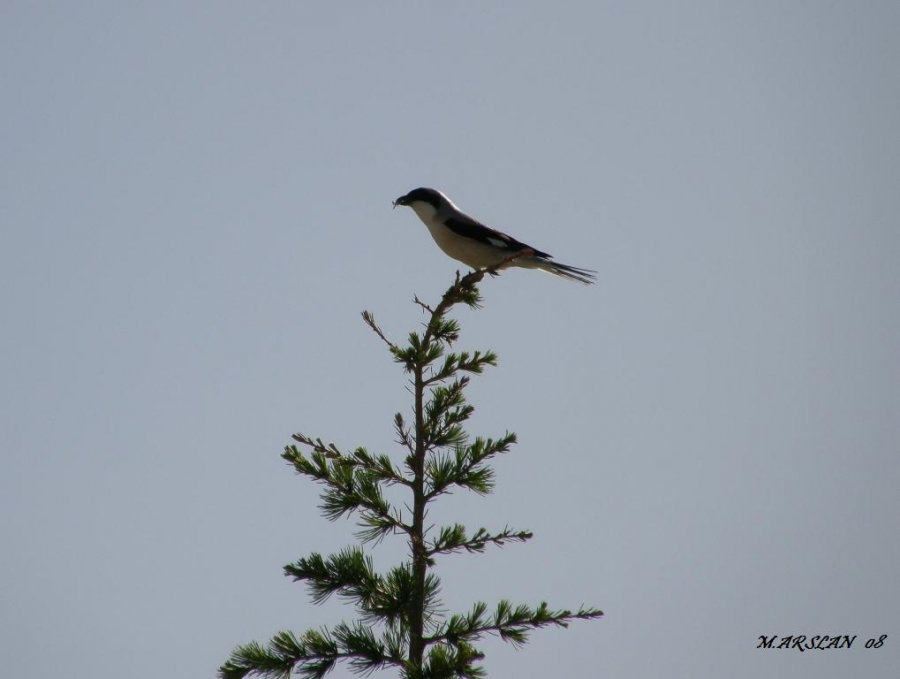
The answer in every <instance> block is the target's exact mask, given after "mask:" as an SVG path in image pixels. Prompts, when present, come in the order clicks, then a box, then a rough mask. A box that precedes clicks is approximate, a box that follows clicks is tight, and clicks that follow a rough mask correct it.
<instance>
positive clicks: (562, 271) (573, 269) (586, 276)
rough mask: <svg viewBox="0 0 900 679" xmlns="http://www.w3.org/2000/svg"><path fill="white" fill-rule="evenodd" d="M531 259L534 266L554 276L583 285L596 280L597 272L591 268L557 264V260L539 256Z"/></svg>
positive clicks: (591, 283)
mask: <svg viewBox="0 0 900 679" xmlns="http://www.w3.org/2000/svg"><path fill="white" fill-rule="evenodd" d="M531 261H532V262H534V264H535V266H536V268H538V269H540V270H541V271H546V272H547V273H552V274H553V275H554V276H559V277H560V278H565V279H567V280H570V281H578V282H579V283H583V284H584V285H593V283H594V281H595V280H597V272H596V271H594V270H593V269H581V268H579V267H577V266H569V265H568V264H558V263H557V262H551V261H550V260H547V259H542V258H540V257H534V258H532V260H531Z"/></svg>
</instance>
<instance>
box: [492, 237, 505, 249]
mask: <svg viewBox="0 0 900 679" xmlns="http://www.w3.org/2000/svg"><path fill="white" fill-rule="evenodd" d="M487 240H488V242H489V243H490V244H491V245H493V246H494V247H495V248H502V249H504V250H509V243H508V242H507V241H505V240H500V239H499V238H491V237H490V236H488V237H487Z"/></svg>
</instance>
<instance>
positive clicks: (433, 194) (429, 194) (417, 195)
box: [394, 188, 449, 210]
mask: <svg viewBox="0 0 900 679" xmlns="http://www.w3.org/2000/svg"><path fill="white" fill-rule="evenodd" d="M447 202H449V201H448V200H447V197H446V196H445V195H444V194H442V193H441V192H440V191H435V190H434V189H424V188H419V189H413V190H412V191H410V192H409V193H407V194H406V195H405V196H400V197H399V198H398V199H397V200H395V201H394V207H395V208H396V207H397V206H398V205H408V206H410V207H412V206H414V205H415V204H416V203H427V204H428V205H430V206H431V207H433V208H434V209H435V210H437V209H438V208H439V207H440V205H441V203H447Z"/></svg>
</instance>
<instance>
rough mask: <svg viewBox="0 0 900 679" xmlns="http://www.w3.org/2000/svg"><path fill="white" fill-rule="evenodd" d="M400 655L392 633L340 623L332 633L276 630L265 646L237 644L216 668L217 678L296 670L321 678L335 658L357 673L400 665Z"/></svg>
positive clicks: (278, 677)
mask: <svg viewBox="0 0 900 679" xmlns="http://www.w3.org/2000/svg"><path fill="white" fill-rule="evenodd" d="M404 656H405V648H404V645H403V643H402V641H401V640H399V639H398V638H397V637H396V635H393V634H390V633H388V634H386V635H384V636H383V637H382V638H381V639H376V638H375V635H374V634H373V632H372V629H371V627H369V626H367V625H364V624H362V623H359V622H357V623H354V624H353V625H352V626H350V625H347V624H346V623H340V624H338V625H336V626H335V628H334V631H333V632H332V631H329V630H322V631H318V630H309V631H306V632H304V633H303V634H302V635H300V636H299V637H297V636H296V635H294V634H293V633H292V632H279V633H278V634H276V635H275V636H274V637H272V639H271V640H270V641H269V643H268V645H267V646H263V645H262V644H259V643H257V642H251V643H249V644H246V645H244V646H238V647H237V648H236V649H235V650H234V651H233V652H232V654H231V658H230V659H229V660H228V661H227V662H226V663H225V664H224V665H222V666H221V667H220V668H219V677H220V679H243V677H246V676H248V675H256V676H260V677H266V678H267V679H289V678H290V676H291V674H292V673H293V672H296V673H297V674H298V675H299V676H300V677H304V679H321V678H322V677H324V676H325V675H326V674H327V673H328V672H329V671H330V670H331V669H333V668H334V666H335V664H337V662H338V661H339V660H348V661H349V664H350V668H351V670H352V671H353V672H355V673H357V674H369V673H371V672H373V671H375V670H377V669H382V668H386V667H390V666H393V667H403V666H404V665H405V658H404Z"/></svg>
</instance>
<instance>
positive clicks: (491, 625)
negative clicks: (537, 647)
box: [425, 599, 603, 646]
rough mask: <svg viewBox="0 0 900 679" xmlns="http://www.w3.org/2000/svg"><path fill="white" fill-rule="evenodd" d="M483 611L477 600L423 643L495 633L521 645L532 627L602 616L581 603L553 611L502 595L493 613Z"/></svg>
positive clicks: (451, 641) (505, 639) (561, 625)
mask: <svg viewBox="0 0 900 679" xmlns="http://www.w3.org/2000/svg"><path fill="white" fill-rule="evenodd" d="M486 613H487V606H486V605H485V604H484V603H482V602H478V603H477V604H475V606H473V608H472V611H471V612H470V613H469V614H467V615H460V614H456V615H453V616H451V617H450V619H449V620H448V621H447V622H446V623H444V624H443V625H442V626H441V627H440V628H439V629H438V630H437V632H436V633H435V634H434V635H433V636H430V637H428V638H427V639H426V640H425V643H426V644H434V643H441V642H449V643H453V644H455V643H458V642H459V641H469V640H472V641H477V640H478V639H480V638H481V637H482V636H483V635H484V634H496V635H497V636H499V637H500V638H501V639H503V640H504V641H508V642H510V643H512V644H513V645H515V646H521V645H523V644H525V643H526V642H527V641H528V632H529V631H530V630H532V629H537V628H541V627H548V626H550V625H555V626H557V627H568V626H569V623H570V622H571V621H573V620H592V619H595V618H600V617H602V616H603V611H601V610H599V609H597V608H584V607H582V608H579V609H578V610H577V611H575V612H574V613H573V612H572V611H569V610H566V609H562V610H559V611H552V610H550V608H549V607H548V606H547V604H546V602H541V604H540V605H539V606H538V607H537V608H533V609H532V608H529V607H528V606H525V605H519V606H515V607H514V606H513V605H512V604H511V603H510V602H509V601H507V600H505V599H504V600H502V601H500V603H498V604H497V608H496V610H495V612H494V614H493V615H491V616H488V615H486Z"/></svg>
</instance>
